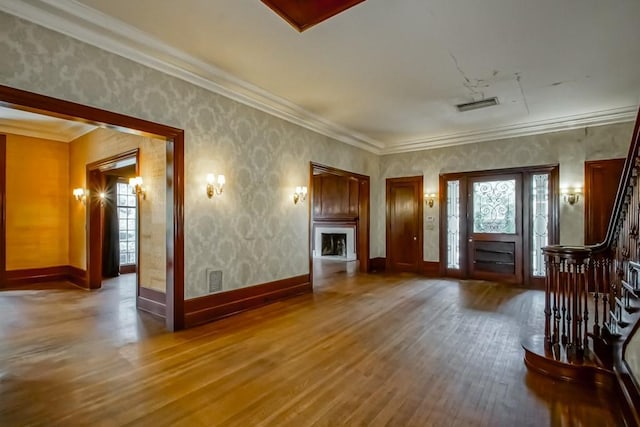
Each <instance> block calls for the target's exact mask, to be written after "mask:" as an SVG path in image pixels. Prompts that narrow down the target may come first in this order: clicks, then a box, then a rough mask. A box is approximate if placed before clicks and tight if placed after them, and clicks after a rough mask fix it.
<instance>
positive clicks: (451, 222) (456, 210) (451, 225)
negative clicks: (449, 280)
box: [447, 181, 460, 269]
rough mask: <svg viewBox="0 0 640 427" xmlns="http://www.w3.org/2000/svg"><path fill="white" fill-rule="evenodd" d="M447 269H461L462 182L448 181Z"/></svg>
mask: <svg viewBox="0 0 640 427" xmlns="http://www.w3.org/2000/svg"><path fill="white" fill-rule="evenodd" d="M447 268H455V269H459V268H460V181H447Z"/></svg>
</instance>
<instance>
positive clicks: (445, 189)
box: [440, 165, 559, 287]
mask: <svg viewBox="0 0 640 427" xmlns="http://www.w3.org/2000/svg"><path fill="white" fill-rule="evenodd" d="M558 175H559V168H558V165H551V166H535V167H527V168H514V169H500V170H491V171H477V172H463V173H450V174H443V175H440V193H441V194H443V201H444V203H442V204H441V206H440V242H441V243H440V260H441V263H440V270H441V274H442V275H445V276H450V277H459V278H463V279H479V280H492V281H499V282H506V283H511V284H524V285H527V286H534V287H542V286H543V285H544V276H545V270H544V259H543V257H542V251H541V248H542V247H544V246H547V245H551V244H556V243H557V242H558V238H559V221H558V220H559V204H558V192H559V182H558Z"/></svg>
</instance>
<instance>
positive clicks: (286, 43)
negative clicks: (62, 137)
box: [0, 0, 640, 154]
mask: <svg viewBox="0 0 640 427" xmlns="http://www.w3.org/2000/svg"><path fill="white" fill-rule="evenodd" d="M0 10H4V11H7V12H9V13H12V14H15V15H17V16H20V17H22V18H25V19H28V20H31V21H33V22H36V23H38V24H40V25H43V26H46V27H48V28H51V29H54V30H56V31H60V32H63V33H65V34H67V35H70V36H72V37H76V38H78V39H81V40H83V41H85V42H87V43H91V44H94V45H96V46H100V47H101V48H103V49H106V50H109V51H112V52H115V53H118V54H120V55H123V56H125V57H128V58H130V59H133V60H136V61H138V62H141V63H143V64H146V65H148V66H151V67H153V68H156V69H159V70H161V71H164V72H167V73H169V74H171V75H174V76H176V77H179V78H182V79H185V80H188V81H191V82H193V83H194V84H197V85H199V86H202V87H205V88H207V89H210V90H213V91H215V92H218V93H221V94H223V95H225V96H228V97H230V98H232V99H235V100H238V101H240V102H243V103H245V104H248V105H251V106H253V107H256V108H259V109H261V110H263V111H266V112H269V113H270V114H274V115H276V116H278V117H282V118H284V119H286V120H289V121H291V122H294V123H297V124H300V125H302V126H304V127H307V128H309V129H312V130H314V131H317V132H320V133H322V134H325V135H328V136H330V137H333V138H336V139H338V140H341V141H343V142H346V143H349V144H352V145H355V146H359V147H362V148H365V149H367V150H369V151H372V152H374V153H378V154H385V153H394V152H403V151H411V150H419V149H428V148H435V147H442V146H448V145H456V144H462V143H469V142H478V141H485V140H492V139H498V138H505V137H513V136H521V135H530V134H535V133H542V132H550V131H556V130H563V129H570V128H575V127H581V126H595V125H601V124H608V123H617V122H623V121H630V120H633V119H634V118H635V114H636V112H637V109H638V104H640V43H639V42H638V41H639V40H640V26H638V25H637V23H638V22H640V1H638V0H610V1H606V2H604V1H601V0H536V1H524V0H520V1H514V0H483V1H475V2H469V1H460V0H428V1H427V0H396V1H393V2H390V1H389V0H366V1H364V2H362V3H360V4H358V5H356V6H354V7H352V8H350V9H348V10H346V11H344V12H342V13H340V14H338V15H336V16H334V17H332V18H330V19H329V20H327V21H325V22H322V23H320V24H318V25H316V26H314V27H312V28H310V29H308V30H307V31H305V32H304V33H299V32H298V31H296V30H295V29H293V28H292V27H291V26H290V25H289V24H287V23H286V22H285V21H284V20H282V18H280V17H279V16H278V15H277V14H276V13H274V12H273V11H272V10H270V9H269V8H268V7H267V6H265V5H264V4H263V3H262V2H261V1H260V0H234V1H229V0H182V1H180V2H179V5H178V3H177V2H175V1H174V0H171V1H170V0H136V1H135V2H134V1H130V0H79V1H73V0H55V1H54V0H25V1H21V2H16V1H14V0H0ZM493 96H497V97H498V99H499V102H500V104H499V105H497V106H493V107H489V108H486V109H482V110H475V111H468V112H464V113H460V112H458V111H457V110H456V108H455V105H456V104H459V103H465V102H470V101H477V100H481V99H483V98H489V97H493Z"/></svg>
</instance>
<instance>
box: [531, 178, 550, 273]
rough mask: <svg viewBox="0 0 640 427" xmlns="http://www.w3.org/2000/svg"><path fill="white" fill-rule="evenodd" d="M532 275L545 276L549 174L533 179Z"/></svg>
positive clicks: (547, 239) (547, 241)
mask: <svg viewBox="0 0 640 427" xmlns="http://www.w3.org/2000/svg"><path fill="white" fill-rule="evenodd" d="M531 197H532V201H531V219H532V225H533V230H532V233H531V235H532V246H531V251H532V254H531V256H532V264H531V266H532V269H531V270H532V273H533V275H534V276H538V277H541V276H544V275H545V271H544V258H543V256H542V250H541V249H542V248H543V247H545V246H547V245H548V244H549V174H544V175H533V177H532V179H531Z"/></svg>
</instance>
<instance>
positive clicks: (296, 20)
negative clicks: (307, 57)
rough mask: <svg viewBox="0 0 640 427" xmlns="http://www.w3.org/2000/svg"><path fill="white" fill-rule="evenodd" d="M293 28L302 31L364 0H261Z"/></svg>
mask: <svg viewBox="0 0 640 427" xmlns="http://www.w3.org/2000/svg"><path fill="white" fill-rule="evenodd" d="M261 1H262V3H264V4H266V5H267V6H269V7H270V8H271V9H272V10H273V11H274V12H275V13H277V14H278V15H280V16H281V17H282V19H284V20H285V21H287V22H288V23H289V24H291V26H292V27H293V28H295V29H296V30H298V31H300V32H303V31H304V30H308V29H309V28H311V27H313V26H314V25H316V24H319V23H320V22H322V21H326V20H327V19H329V18H331V17H332V16H335V15H337V14H338V13H340V12H344V11H345V10H347V9H349V8H350V7H353V6H355V5H356V4H358V3H362V2H363V1H365V0H324V1H300V0H261Z"/></svg>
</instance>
